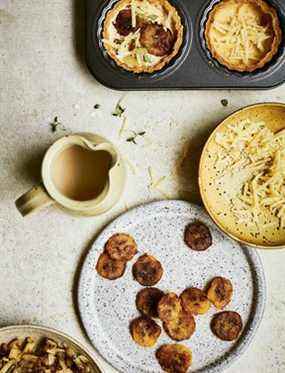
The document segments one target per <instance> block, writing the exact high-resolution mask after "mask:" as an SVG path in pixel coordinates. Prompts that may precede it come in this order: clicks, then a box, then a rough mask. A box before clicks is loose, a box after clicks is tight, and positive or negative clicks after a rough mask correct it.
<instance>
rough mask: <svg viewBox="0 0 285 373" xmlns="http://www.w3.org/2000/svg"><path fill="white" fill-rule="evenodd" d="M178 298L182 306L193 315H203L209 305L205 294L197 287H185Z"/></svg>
mask: <svg viewBox="0 0 285 373" xmlns="http://www.w3.org/2000/svg"><path fill="white" fill-rule="evenodd" d="M180 298H181V301H182V305H183V308H184V309H185V310H186V311H188V312H190V313H192V314H193V315H203V314H204V313H206V312H207V311H208V310H209V308H210V306H211V303H210V301H209V300H208V298H207V296H206V294H205V293H204V292H203V291H202V290H201V289H198V288H194V287H192V288H188V289H185V290H184V291H183V293H182V294H181V295H180Z"/></svg>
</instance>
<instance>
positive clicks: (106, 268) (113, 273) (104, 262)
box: [96, 253, 126, 280]
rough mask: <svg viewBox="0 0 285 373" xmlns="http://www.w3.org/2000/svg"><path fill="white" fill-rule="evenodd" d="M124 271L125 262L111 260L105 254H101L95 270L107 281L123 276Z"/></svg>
mask: <svg viewBox="0 0 285 373" xmlns="http://www.w3.org/2000/svg"><path fill="white" fill-rule="evenodd" d="M125 269H126V262H123V261H121V260H114V259H111V258H110V257H109V255H108V254H106V253H102V254H101V255H100V256H99V259H98V261H97V264H96V270H97V272H98V273H99V275H100V276H102V277H104V278H106V279H108V280H115V279H117V278H119V277H121V276H123V274H124V272H125Z"/></svg>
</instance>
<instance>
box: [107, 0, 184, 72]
mask: <svg viewBox="0 0 285 373" xmlns="http://www.w3.org/2000/svg"><path fill="white" fill-rule="evenodd" d="M182 32H183V30H182V25H181V20H180V17H179V16H178V13H177V11H176V10H175V9H174V8H173V7H172V6H171V5H170V4H169V3H168V2H166V1H164V2H162V1H159V2H158V1H153V0H122V1H119V2H118V3H117V4H116V5H115V7H114V8H113V9H111V10H110V11H109V12H108V14H107V17H106V19H105V21H104V27H103V43H104V46H105V48H106V50H107V52H108V54H109V55H110V57H112V58H113V59H114V60H115V61H116V63H117V64H118V65H120V66H122V67H124V68H125V69H127V70H131V71H134V72H152V71H155V70H159V69H160V68H162V67H163V66H164V65H165V64H166V63H168V62H169V61H170V59H172V58H173V57H174V55H176V54H177V52H178V50H179V48H180V46H181V43H182Z"/></svg>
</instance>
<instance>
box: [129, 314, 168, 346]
mask: <svg viewBox="0 0 285 373" xmlns="http://www.w3.org/2000/svg"><path fill="white" fill-rule="evenodd" d="M130 329H131V335H132V337H133V340H134V341H135V342H136V343H137V344H139V345H140V346H142V347H152V346H154V345H155V343H156V341H157V339H158V338H159V336H160V333H161V327H160V326H159V325H157V323H156V322H155V321H154V320H152V319H151V318H149V317H146V316H140V317H138V318H136V319H134V320H133V321H132V322H131V325H130Z"/></svg>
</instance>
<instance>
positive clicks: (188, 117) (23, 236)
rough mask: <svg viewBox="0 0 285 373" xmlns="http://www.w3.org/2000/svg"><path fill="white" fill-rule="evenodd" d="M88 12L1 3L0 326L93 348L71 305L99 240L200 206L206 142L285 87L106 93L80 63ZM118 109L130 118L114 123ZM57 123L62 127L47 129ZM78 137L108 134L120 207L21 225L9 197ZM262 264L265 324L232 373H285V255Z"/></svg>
mask: <svg viewBox="0 0 285 373" xmlns="http://www.w3.org/2000/svg"><path fill="white" fill-rule="evenodd" d="M83 3H84V2H83V1H82V0H70V1H62V0H53V1H51V2H48V1H36V0H25V1H23V0H0V8H1V10H0V112H1V127H0V132H1V147H0V170H1V173H0V179H1V181H0V195H1V201H0V204H1V208H0V221H1V224H0V258H1V260H0V283H1V292H0V294H1V297H0V309H1V313H0V325H1V326H4V325H11V324H18V323H31V324H41V325H46V326H50V327H55V328H58V329H61V330H63V331H65V332H67V333H69V334H71V335H73V336H75V337H77V338H79V339H80V340H82V341H85V343H88V342H87V341H86V340H85V337H84V334H83V331H82V329H81V327H80V324H79V321H78V318H77V315H76V311H75V307H74V301H75V299H76V280H77V277H78V272H79V268H80V264H81V262H82V258H83V257H84V254H85V253H86V252H87V250H88V248H89V246H90V244H91V243H92V241H93V239H94V237H95V235H96V233H97V232H99V231H100V229H101V228H102V227H103V226H104V225H105V224H107V223H108V222H109V221H110V220H111V219H112V218H114V217H115V216H118V215H119V214H120V213H122V212H124V211H125V210H126V209H127V208H129V207H132V206H135V205H138V204H140V203H143V202H147V201H151V200H157V199H161V198H165V193H166V195H167V196H168V197H170V198H181V197H182V198H186V199H188V200H191V201H195V202H198V203H199V194H198V190H197V162H198V159H199V154H200V152H201V148H202V145H203V143H204V142H205V139H206V138H207V136H208V134H209V133H210V132H211V131H212V130H213V128H214V127H215V125H216V124H217V123H218V122H219V121H221V120H222V119H223V118H224V117H225V116H226V115H228V114H229V113H231V112H233V111H234V110H236V109H238V108H241V107H243V106H245V105H248V104H252V103H256V102H263V101H282V100H284V94H285V85H283V86H281V87H279V88H276V89H274V90H270V91H255V92H254V91H249V92H246V91H243V92H240V91H233V92H231V91H204V92H191V91H190V92H182V91H181V92H129V93H121V92H116V91H111V90H109V89H107V88H104V87H103V86H101V85H100V84H99V83H97V82H96V81H95V80H94V79H93V78H92V76H91V75H90V73H89V72H88V71H87V68H86V66H85V64H84V60H83V58H82V55H83V50H82V49H83V47H82V46H83V45H84V32H83V30H84V27H83V26H84V24H83V14H84V12H83V9H82V7H83ZM222 99H227V100H228V106H226V107H225V106H223V105H222V104H221V100H222ZM118 100H122V101H121V103H122V106H123V107H125V108H126V111H125V113H124V117H125V118H126V119H123V118H116V117H114V116H112V115H111V114H112V112H113V110H114V107H115V106H116V103H117V102H118ZM95 104H99V105H100V108H99V109H94V105H95ZM56 116H57V117H58V120H59V121H60V122H61V123H62V125H63V126H64V127H65V130H64V129H63V128H61V126H60V128H58V130H57V131H56V132H52V131H51V126H50V123H51V122H52V121H53V119H54V117H56ZM124 120H125V122H126V123H125V124H126V129H125V130H124V131H123V132H122V131H121V133H120V129H121V128H122V127H121V126H122V122H123V121H124ZM132 130H133V131H137V132H138V131H145V132H146V134H145V136H143V137H141V138H140V139H139V141H138V144H137V145H135V144H133V143H132V142H127V141H126V139H127V138H128V137H130V136H131V134H132V132H131V131H132ZM78 131H90V132H96V133H98V134H102V135H103V136H106V137H107V138H108V139H110V140H111V141H113V142H114V143H115V144H116V145H117V146H118V147H119V149H120V150H121V152H122V153H123V155H124V156H125V157H126V158H127V159H128V160H129V163H130V165H129V177H128V183H127V188H126V190H125V193H124V196H123V198H122V199H121V201H120V203H119V204H118V205H116V206H115V207H114V208H113V209H112V211H111V212H109V213H107V214H105V215H103V216H100V217H95V218H75V217H71V216H68V215H65V214H64V213H62V212H61V211H59V210H57V209H55V208H50V209H47V210H43V211H42V212H40V213H38V214H36V215H32V216H30V217H28V218H26V219H23V218H22V217H21V216H20V215H19V213H18V212H17V210H16V209H15V207H14V200H15V199H16V198H17V197H19V196H20V195H21V194H22V193H23V192H25V191H26V190H27V189H29V188H30V187H31V186H32V185H33V184H35V183H37V182H39V180H40V177H39V174H40V163H41V159H42V156H43V153H44V151H45V149H46V148H47V147H48V146H49V145H50V144H51V143H52V142H53V141H54V140H55V139H56V138H58V137H60V136H61V135H62V134H65V133H67V132H78ZM183 155H185V156H186V158H185V161H184V162H183V164H182V165H181V157H183ZM149 167H151V168H152V170H153V173H154V174H155V175H156V177H161V176H167V178H166V179H165V181H164V182H163V184H162V188H163V193H161V192H159V191H157V190H152V189H150V188H149V183H150V180H149V174H148V170H149ZM173 171H175V172H173ZM260 255H261V257H262V260H263V264H264V267H265V272H266V278H267V284H268V302H267V308H266V312H265V316H264V320H263V322H262V324H261V326H260V328H259V331H258V333H257V335H256V337H255V339H254V341H253V343H252V345H251V347H250V348H249V349H248V350H247V351H246V353H245V354H244V355H243V356H242V357H241V358H240V359H239V360H238V361H237V362H236V363H235V364H234V365H232V367H231V368H230V369H228V370H227V373H240V372H244V373H277V372H280V373H282V372H285V323H284V314H285V301H284V300H285V276H284V269H285V264H284V263H285V251H275V252H274V251H261V252H260ZM111 371H112V370H111V369H110V368H108V367H107V368H106V372H111Z"/></svg>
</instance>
